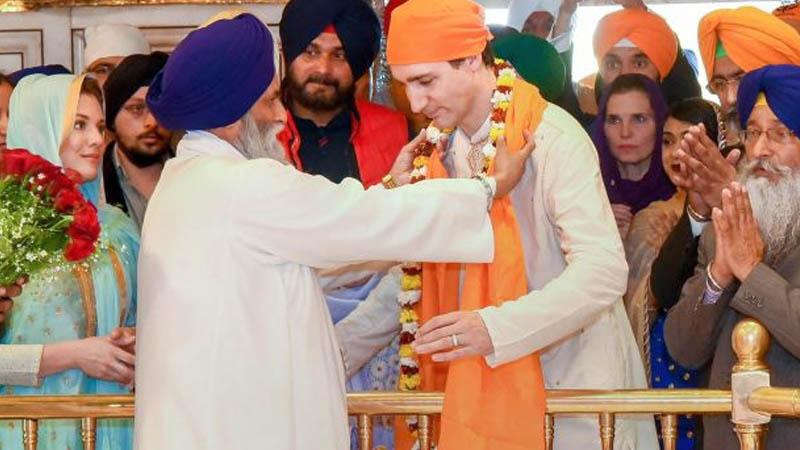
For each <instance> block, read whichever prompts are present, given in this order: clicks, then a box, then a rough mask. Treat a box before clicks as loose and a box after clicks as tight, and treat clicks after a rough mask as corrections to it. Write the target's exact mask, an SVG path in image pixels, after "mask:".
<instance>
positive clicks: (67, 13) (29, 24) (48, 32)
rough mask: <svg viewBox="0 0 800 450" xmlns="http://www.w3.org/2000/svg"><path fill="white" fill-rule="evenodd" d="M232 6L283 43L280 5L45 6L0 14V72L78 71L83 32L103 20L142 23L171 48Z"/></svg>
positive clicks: (153, 39) (153, 41)
mask: <svg viewBox="0 0 800 450" xmlns="http://www.w3.org/2000/svg"><path fill="white" fill-rule="evenodd" d="M234 7H235V8H240V9H244V10H247V11H249V12H252V13H254V14H255V15H256V16H258V17H259V18H261V20H263V21H264V23H266V24H267V25H268V26H269V28H270V30H271V31H272V33H273V36H274V38H275V40H276V44H278V45H279V43H278V41H279V37H278V22H279V21H280V16H281V11H282V9H283V5H281V4H269V5H267V4H251V5H236V6H225V5H163V6H130V7H97V8H94V7H80V8H46V9H41V10H39V11H34V12H24V13H4V14H0V71H2V72H3V73H10V72H13V71H15V70H19V69H21V68H24V67H31V66H37V65H41V64H62V65H64V66H65V67H67V68H68V69H71V70H73V71H76V72H77V71H80V70H82V69H83V65H84V62H83V45H84V44H83V31H84V29H85V28H86V27H88V26H90V25H96V24H101V23H128V24H131V25H135V26H138V27H139V28H141V29H142V31H143V32H144V34H145V36H147V39H148V40H149V41H150V45H151V47H152V48H153V50H163V51H169V50H171V49H172V48H174V47H175V45H177V43H178V42H180V40H181V39H183V37H184V36H185V35H186V34H187V33H189V32H190V31H191V30H192V29H193V28H194V27H196V26H197V25H199V24H201V23H203V22H204V21H205V20H206V19H208V18H209V17H211V16H213V15H214V14H216V13H218V12H219V11H223V10H226V9H231V8H234ZM278 55H279V52H277V51H276V57H277V56H278Z"/></svg>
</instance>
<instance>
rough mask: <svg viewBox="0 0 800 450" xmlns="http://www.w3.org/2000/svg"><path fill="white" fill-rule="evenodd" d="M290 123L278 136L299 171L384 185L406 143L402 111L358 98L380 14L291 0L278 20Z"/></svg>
mask: <svg viewBox="0 0 800 450" xmlns="http://www.w3.org/2000/svg"><path fill="white" fill-rule="evenodd" d="M280 34H281V45H282V47H283V54H284V59H285V61H286V64H287V67H288V70H287V73H286V78H285V79H284V80H283V94H284V103H285V105H286V107H287V109H288V110H289V117H288V126H287V128H286V131H285V132H284V133H282V134H281V136H280V139H281V141H282V142H283V143H284V146H285V147H286V150H287V154H288V155H289V157H290V159H291V161H292V163H293V164H294V165H295V167H297V168H298V169H300V170H302V171H304V172H306V173H311V174H318V175H323V176H325V177H326V178H328V179H329V180H331V181H333V182H335V183H338V182H340V181H341V180H342V179H344V178H346V177H350V178H356V179H359V180H361V182H362V183H363V184H364V186H366V187H369V186H371V185H374V184H377V183H379V182H380V181H381V179H382V178H383V176H384V175H386V173H387V171H388V170H389V168H391V166H392V163H393V162H394V159H395V157H396V156H397V153H398V152H399V151H400V148H402V147H403V145H405V144H406V143H407V142H408V125H407V124H406V120H405V117H403V115H402V114H400V113H398V112H396V111H393V110H390V109H388V108H385V107H383V106H380V105H377V104H375V103H371V102H368V101H365V100H362V99H359V100H356V98H355V85H356V82H357V80H359V79H360V78H362V77H363V78H364V79H365V80H367V81H368V80H369V67H370V66H371V65H372V62H373V61H374V60H375V58H376V56H377V55H378V50H379V48H380V37H381V29H380V23H379V22H378V17H377V16H376V15H375V12H374V11H373V10H372V8H371V7H370V6H369V5H368V4H367V2H366V1H364V0H292V1H290V2H289V3H288V4H287V5H286V7H285V8H284V10H283V16H282V17H281V22H280Z"/></svg>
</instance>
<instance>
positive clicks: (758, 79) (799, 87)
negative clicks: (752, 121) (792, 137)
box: [737, 64, 800, 136]
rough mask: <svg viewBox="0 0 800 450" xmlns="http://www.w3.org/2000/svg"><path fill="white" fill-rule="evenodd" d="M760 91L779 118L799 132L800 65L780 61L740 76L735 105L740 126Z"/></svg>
mask: <svg viewBox="0 0 800 450" xmlns="http://www.w3.org/2000/svg"><path fill="white" fill-rule="evenodd" d="M761 92H763V93H764V97H766V98H767V104H768V105H769V108H770V109H771V110H772V112H774V113H775V115H776V116H778V119H780V121H781V122H782V123H783V124H784V125H786V126H787V127H788V128H789V129H790V130H792V131H794V132H795V134H797V135H798V136H800V109H798V105H800V66H794V65H791V64H780V65H774V66H764V67H762V68H760V69H757V70H754V71H752V72H749V73H748V74H747V75H745V77H744V78H742V82H741V83H740V84H739V93H738V94H737V109H738V111H739V120H740V121H741V123H742V129H744V128H745V127H746V126H747V120H748V119H749V118H750V113H752V112H753V108H754V107H755V104H756V100H757V99H758V94H759V93H761Z"/></svg>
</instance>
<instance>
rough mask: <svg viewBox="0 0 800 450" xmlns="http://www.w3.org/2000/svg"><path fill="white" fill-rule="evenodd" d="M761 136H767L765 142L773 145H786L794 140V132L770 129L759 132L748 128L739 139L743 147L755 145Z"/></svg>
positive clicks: (783, 129) (785, 129)
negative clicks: (742, 142)
mask: <svg viewBox="0 0 800 450" xmlns="http://www.w3.org/2000/svg"><path fill="white" fill-rule="evenodd" d="M762 134H766V135H767V140H769V141H770V142H772V143H773V144H778V145H787V144H790V143H791V142H792V140H794V139H796V137H797V136H796V135H795V134H794V132H793V131H792V130H790V129H788V128H770V129H768V130H759V129H758V128H748V129H746V130H743V131H741V139H742V141H744V143H745V145H755V144H756V142H758V139H759V138H760V137H761V135H762Z"/></svg>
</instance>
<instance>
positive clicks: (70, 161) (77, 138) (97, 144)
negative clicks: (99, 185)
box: [59, 94, 106, 182]
mask: <svg viewBox="0 0 800 450" xmlns="http://www.w3.org/2000/svg"><path fill="white" fill-rule="evenodd" d="M105 129H106V124H105V119H104V116H103V109H102V108H101V107H100V102H99V101H97V98H95V97H94V96H91V95H88V94H81V96H80V99H79V100H78V111H77V113H76V114H75V122H74V123H73V124H72V131H71V132H70V134H69V136H67V138H66V139H64V143H63V144H62V145H61V150H60V151H59V156H61V163H62V164H63V166H64V168H67V169H72V170H75V171H76V172H78V173H79V174H80V175H81V177H82V178H83V181H84V182H85V181H90V180H94V179H95V178H97V172H98V169H99V167H100V162H101V161H102V158H103V132H104V131H105Z"/></svg>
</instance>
